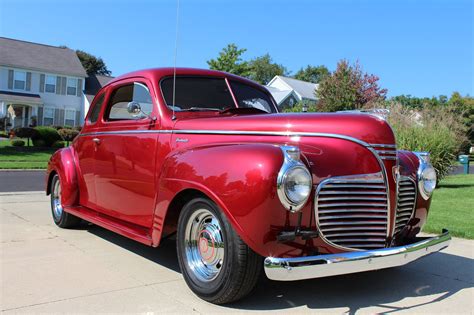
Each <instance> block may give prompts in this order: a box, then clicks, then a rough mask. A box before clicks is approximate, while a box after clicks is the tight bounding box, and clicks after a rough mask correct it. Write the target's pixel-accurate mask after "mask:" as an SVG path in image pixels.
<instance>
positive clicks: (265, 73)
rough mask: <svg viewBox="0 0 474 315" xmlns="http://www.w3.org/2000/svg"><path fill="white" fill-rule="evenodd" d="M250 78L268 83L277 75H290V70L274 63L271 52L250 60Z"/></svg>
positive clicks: (261, 82)
mask: <svg viewBox="0 0 474 315" xmlns="http://www.w3.org/2000/svg"><path fill="white" fill-rule="evenodd" d="M249 69H250V73H249V78H250V79H251V80H254V81H257V82H258V83H260V84H267V83H268V82H270V80H271V79H273V77H274V76H276V75H288V70H287V69H286V68H285V67H284V66H283V65H280V64H277V63H274V62H273V60H272V57H270V55H269V54H265V55H263V56H261V57H257V58H255V59H252V60H251V61H250V62H249Z"/></svg>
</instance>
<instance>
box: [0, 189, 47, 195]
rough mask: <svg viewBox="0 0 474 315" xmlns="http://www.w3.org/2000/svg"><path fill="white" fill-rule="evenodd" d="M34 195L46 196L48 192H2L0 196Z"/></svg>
mask: <svg viewBox="0 0 474 315" xmlns="http://www.w3.org/2000/svg"><path fill="white" fill-rule="evenodd" d="M33 194H35V195H37V194H42V195H45V196H46V192H45V191H44V190H33V191H7V192H0V196H16V195H33Z"/></svg>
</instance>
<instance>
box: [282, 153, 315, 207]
mask: <svg viewBox="0 0 474 315" xmlns="http://www.w3.org/2000/svg"><path fill="white" fill-rule="evenodd" d="M280 148H281V150H282V151H283V156H284V161H283V165H282V167H281V169H280V171H279V172H278V178H277V192H278V197H279V198H280V202H281V203H282V205H283V206H284V207H285V209H286V210H288V211H290V212H297V211H299V210H301V208H303V206H304V205H305V204H306V203H307V201H308V200H309V197H310V196H311V192H312V188H313V181H312V176H311V173H310V172H309V170H308V168H307V167H306V166H305V165H304V164H303V163H302V162H301V160H300V150H299V148H298V147H294V146H281V147H280ZM295 170H301V171H303V172H304V174H305V175H306V176H307V177H308V181H309V189H308V194H307V196H306V197H305V198H303V199H302V200H300V201H295V200H291V198H290V197H289V196H288V193H287V186H286V185H287V183H288V176H289V175H290V173H291V172H293V171H295Z"/></svg>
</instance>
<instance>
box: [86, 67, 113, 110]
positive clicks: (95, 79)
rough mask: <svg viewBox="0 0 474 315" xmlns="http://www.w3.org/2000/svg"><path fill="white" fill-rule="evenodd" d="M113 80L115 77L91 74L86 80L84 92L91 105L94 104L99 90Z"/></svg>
mask: <svg viewBox="0 0 474 315" xmlns="http://www.w3.org/2000/svg"><path fill="white" fill-rule="evenodd" d="M112 79H114V77H109V76H106V75H98V74H91V75H90V76H89V77H87V78H86V89H85V90H84V94H85V95H86V98H87V100H88V101H89V103H91V102H92V100H93V99H94V96H95V95H96V94H97V92H99V90H100V89H101V88H102V87H103V86H104V85H106V84H107V83H109V82H110V81H111V80H112Z"/></svg>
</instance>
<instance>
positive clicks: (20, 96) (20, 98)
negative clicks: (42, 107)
mask: <svg viewBox="0 0 474 315" xmlns="http://www.w3.org/2000/svg"><path fill="white" fill-rule="evenodd" d="M0 100H5V101H7V102H11V103H16V102H18V103H33V104H43V100H42V99H41V96H39V95H38V94H29V93H20V92H11V91H0Z"/></svg>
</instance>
